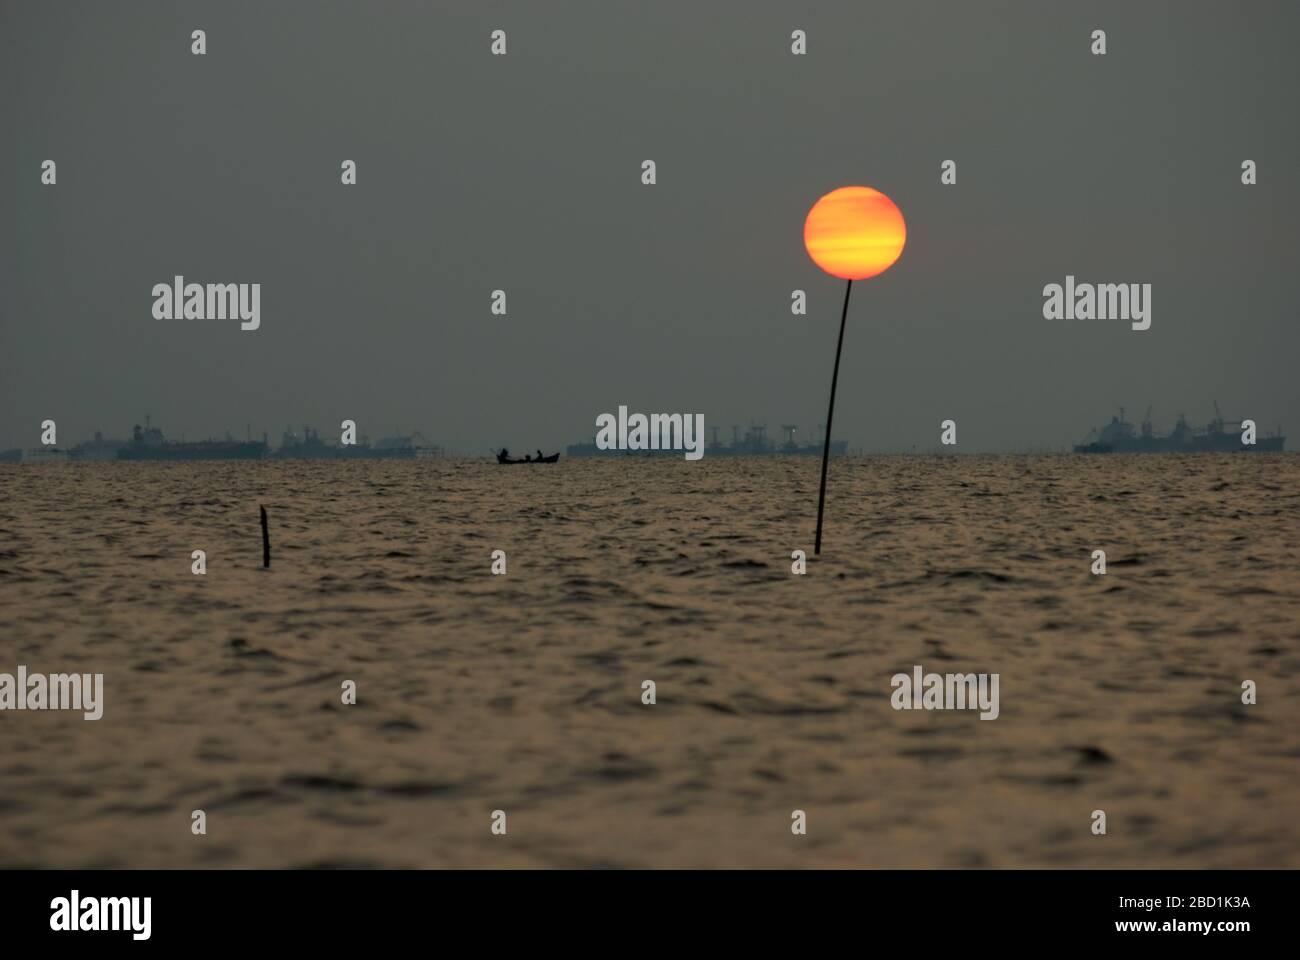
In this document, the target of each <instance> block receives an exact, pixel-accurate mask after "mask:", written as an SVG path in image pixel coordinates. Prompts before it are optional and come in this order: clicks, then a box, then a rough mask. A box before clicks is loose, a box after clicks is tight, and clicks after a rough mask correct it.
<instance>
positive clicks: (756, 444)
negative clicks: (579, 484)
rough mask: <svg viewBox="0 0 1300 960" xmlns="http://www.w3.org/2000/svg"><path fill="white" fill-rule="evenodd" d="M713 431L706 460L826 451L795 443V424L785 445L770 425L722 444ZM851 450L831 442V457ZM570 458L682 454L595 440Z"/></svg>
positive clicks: (573, 448) (816, 443) (812, 443)
mask: <svg viewBox="0 0 1300 960" xmlns="http://www.w3.org/2000/svg"><path fill="white" fill-rule="evenodd" d="M709 429H710V430H712V431H713V436H712V438H711V439H710V440H709V441H708V442H707V443H706V444H705V445H704V455H705V456H706V457H808V456H818V457H819V456H821V455H822V449H823V441H822V440H805V441H802V442H801V441H799V440H797V439H796V437H797V435H798V432H799V427H798V426H797V425H796V424H791V423H783V424H782V425H781V430H782V431H783V432H784V433H785V441H784V442H782V443H777V442H775V441H773V440H771V439H769V438H768V436H767V424H761V425H759V424H752V423H751V424H750V426H749V429H747V430H746V431H745V434H744V436H741V433H740V427H738V426H733V427H732V428H731V440H730V441H729V442H726V443H723V442H720V441H719V440H718V428H717V427H710V428H709ZM824 429H825V428H824V427H823V428H822V430H823V431H824ZM848 449H849V442H848V441H847V440H832V441H831V456H835V457H842V456H844V455H845V454H846V453H847V452H848ZM566 452H567V453H568V455H569V456H570V457H651V456H675V457H680V456H681V451H680V450H617V449H609V450H602V449H600V448H599V447H597V446H596V440H595V437H594V436H593V438H592V439H591V440H590V441H589V442H586V443H571V444H569V446H568V447H567V448H566Z"/></svg>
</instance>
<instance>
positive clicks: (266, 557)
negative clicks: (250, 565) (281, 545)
mask: <svg viewBox="0 0 1300 960" xmlns="http://www.w3.org/2000/svg"><path fill="white" fill-rule="evenodd" d="M270 565H271V535H270V533H268V532H267V529H266V507H262V566H263V567H269V566H270Z"/></svg>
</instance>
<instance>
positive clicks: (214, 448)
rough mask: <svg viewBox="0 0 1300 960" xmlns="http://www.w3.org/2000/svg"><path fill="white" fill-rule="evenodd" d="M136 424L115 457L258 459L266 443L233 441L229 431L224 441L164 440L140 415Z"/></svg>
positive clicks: (262, 440) (147, 418) (265, 448)
mask: <svg viewBox="0 0 1300 960" xmlns="http://www.w3.org/2000/svg"><path fill="white" fill-rule="evenodd" d="M144 423H145V425H144V426H143V427H141V426H140V424H138V423H137V424H136V425H135V426H134V427H133V428H132V430H131V439H130V440H129V441H128V442H127V444H126V446H124V447H122V448H121V449H120V450H118V451H117V458H118V459H119V460H261V459H262V458H263V457H265V456H266V450H267V444H266V439H265V437H263V439H261V440H236V439H234V438H233V437H231V436H230V435H229V434H227V435H226V439H224V440H198V441H193V442H190V443H186V442H185V441H183V440H182V441H179V442H178V441H175V440H168V439H166V438H165V437H164V436H163V432H162V431H161V430H159V429H158V428H157V427H155V426H153V425H152V424H151V423H150V422H149V417H148V416H146V417H145V418H144Z"/></svg>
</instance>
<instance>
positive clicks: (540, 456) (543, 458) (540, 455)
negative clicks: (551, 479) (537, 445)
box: [537, 450, 546, 460]
mask: <svg viewBox="0 0 1300 960" xmlns="http://www.w3.org/2000/svg"><path fill="white" fill-rule="evenodd" d="M537 459H538V460H545V459H546V458H545V457H544V456H542V451H540V450H538V451H537Z"/></svg>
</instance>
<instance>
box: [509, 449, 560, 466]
mask: <svg viewBox="0 0 1300 960" xmlns="http://www.w3.org/2000/svg"><path fill="white" fill-rule="evenodd" d="M541 454H542V451H540V450H538V451H537V456H536V457H532V456H529V457H525V458H524V459H523V460H514V459H512V458H511V456H510V451H509V450H507V449H506V448H505V447H502V448H501V449H500V450H499V451H498V452H497V463H502V464H506V463H509V464H515V463H559V462H560V455H559V454H558V453H553V454H551V455H550V456H549V457H544V456H542V455H541Z"/></svg>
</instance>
